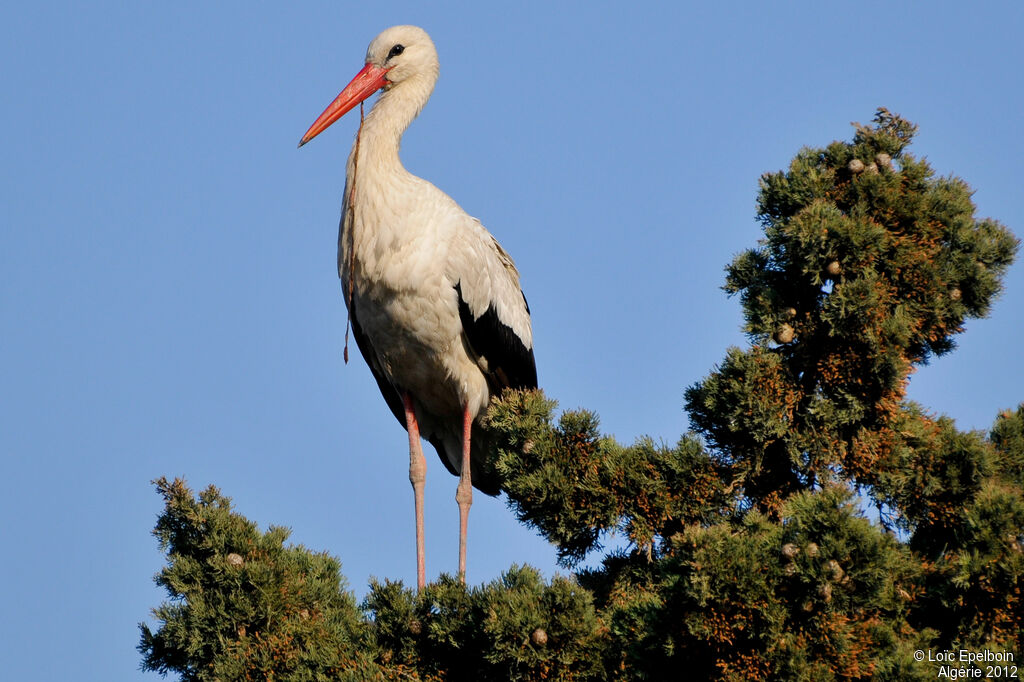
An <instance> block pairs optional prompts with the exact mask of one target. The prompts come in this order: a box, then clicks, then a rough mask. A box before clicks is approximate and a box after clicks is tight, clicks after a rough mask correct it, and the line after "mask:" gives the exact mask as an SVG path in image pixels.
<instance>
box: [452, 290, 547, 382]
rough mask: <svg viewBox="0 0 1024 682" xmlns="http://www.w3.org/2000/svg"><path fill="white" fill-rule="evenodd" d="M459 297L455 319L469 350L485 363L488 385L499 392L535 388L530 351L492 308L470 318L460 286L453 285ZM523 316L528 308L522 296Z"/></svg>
mask: <svg viewBox="0 0 1024 682" xmlns="http://www.w3.org/2000/svg"><path fill="white" fill-rule="evenodd" d="M455 292H456V294H458V296H459V318H460V320H461V321H462V330H463V332H464V334H465V337H466V342H467V343H468V344H469V346H470V349H471V350H472V351H473V353H475V354H476V355H477V357H483V358H486V360H487V368H488V374H489V375H490V376H488V382H489V383H491V384H492V385H494V386H495V387H496V388H498V389H499V390H498V391H496V393H500V392H501V391H500V389H502V388H537V363H536V362H535V361H534V357H533V348H527V347H526V344H524V343H523V340H522V339H520V338H519V337H518V336H517V335H516V333H515V332H514V331H513V330H512V328H511V327H509V326H508V325H507V324H505V323H504V322H502V321H501V318H500V317H498V311H497V309H496V308H495V307H494V305H493V304H492V305H490V306H488V307H487V310H486V311H484V314H483V315H480V316H479V317H474V316H473V312H472V311H471V310H470V309H469V304H468V303H466V300H465V299H464V298H463V297H462V283H461V282H460V283H458V284H456V285H455ZM523 304H524V305H526V311H527V314H529V311H530V306H529V305H528V304H527V303H526V296H525V295H524V296H523Z"/></svg>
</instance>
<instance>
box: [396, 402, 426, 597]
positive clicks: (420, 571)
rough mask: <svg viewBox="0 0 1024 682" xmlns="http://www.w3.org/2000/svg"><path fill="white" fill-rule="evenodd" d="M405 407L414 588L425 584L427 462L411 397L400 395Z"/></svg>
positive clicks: (420, 587)
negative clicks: (412, 503) (412, 500)
mask: <svg viewBox="0 0 1024 682" xmlns="http://www.w3.org/2000/svg"><path fill="white" fill-rule="evenodd" d="M402 404H403V405H405V429H406V430H407V431H408V432H409V482H410V483H412V489H413V495H414V497H415V505H416V588H417V589H420V590H422V589H423V587H424V586H425V585H426V584H427V562H426V552H425V551H424V543H423V483H424V481H426V480H427V460H426V459H424V458H423V449H422V448H421V446H420V427H419V424H417V423H416V412H415V411H414V410H413V407H412V396H410V395H409V394H408V393H403V394H402Z"/></svg>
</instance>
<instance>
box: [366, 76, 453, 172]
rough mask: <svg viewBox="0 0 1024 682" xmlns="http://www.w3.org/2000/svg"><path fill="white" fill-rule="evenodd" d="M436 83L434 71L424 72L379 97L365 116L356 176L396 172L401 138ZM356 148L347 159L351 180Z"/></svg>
mask: <svg viewBox="0 0 1024 682" xmlns="http://www.w3.org/2000/svg"><path fill="white" fill-rule="evenodd" d="M436 82H437V70H436V69H434V70H431V71H426V72H423V73H420V74H416V75H415V76H411V77H410V78H407V79H406V80H403V81H402V82H401V83H396V84H395V85H393V86H391V87H390V88H389V89H387V90H385V91H384V92H383V93H381V95H380V97H378V99H377V102H376V103H375V104H374V105H373V108H372V109H371V110H370V113H368V114H367V115H366V120H365V121H364V122H363V126H362V131H361V132H360V133H359V144H358V146H359V175H360V176H361V177H363V176H364V173H366V172H367V171H369V172H371V173H373V172H378V171H383V172H388V171H392V172H394V171H398V170H401V169H402V162H401V160H399V158H398V149H399V147H400V145H401V142H402V134H403V133H404V132H405V129H406V128H408V127H409V124H410V123H412V120H413V119H414V118H416V116H417V115H419V113H420V111H421V110H422V109H423V107H424V105H425V104H426V103H427V100H428V99H430V94H431V93H432V92H433V90H434V83H436ZM355 152H356V145H353V146H352V154H351V155H350V156H349V161H348V173H349V176H350V177H351V174H352V162H353V159H354V157H355Z"/></svg>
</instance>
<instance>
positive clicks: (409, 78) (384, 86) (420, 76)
mask: <svg viewBox="0 0 1024 682" xmlns="http://www.w3.org/2000/svg"><path fill="white" fill-rule="evenodd" d="M438 72H439V66H438V61H437V50H436V49H435V48H434V41H432V40H431V39H430V36H429V35H427V32H426V31H424V30H423V29H422V28H419V27H418V26H392V27H391V28H389V29H386V30H385V31H383V32H382V33H381V34H380V35H378V36H377V37H376V38H374V39H373V41H372V42H371V43H370V46H369V47H368V48H367V49H366V65H365V66H364V67H363V69H362V70H361V71H360V72H359V73H357V74H356V76H355V78H353V79H352V81H351V82H350V83H349V84H348V85H347V86H345V89H344V90H342V91H341V94H339V95H338V96H337V97H336V98H335V99H334V101H333V102H331V103H330V105H328V107H327V108H326V109H324V112H323V113H322V114H320V117H319V118H318V119H317V120H316V121H315V122H314V123H313V125H312V126H310V127H309V130H307V131H306V134H305V135H303V136H302V139H301V140H300V141H299V146H300V147H301V146H302V145H304V144H306V143H307V142H309V141H310V140H312V139H313V138H314V137H316V136H317V135H319V134H320V133H322V132H323V131H324V130H326V129H327V127H328V126H330V125H331V124H332V123H334V122H335V121H337V120H338V119H339V118H341V117H342V116H344V115H345V114H346V113H348V112H349V111H351V110H352V109H353V108H355V106H356V105H357V104H359V103H360V102H362V101H363V100H365V99H366V98H368V97H369V96H370V95H372V94H373V93H375V92H377V91H378V90H385V91H389V90H392V89H393V88H397V87H399V86H401V85H402V84H403V83H407V85H405V86H404V87H405V88H408V89H413V85H414V84H418V85H419V86H420V87H419V88H417V90H419V91H422V93H423V97H422V100H423V102H425V101H426V98H427V97H429V96H430V92H431V90H433V88H434V83H435V82H436V81H437V75H438ZM419 106H422V102H421V103H420V104H419ZM417 111H418V107H417Z"/></svg>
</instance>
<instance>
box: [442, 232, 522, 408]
mask: <svg viewBox="0 0 1024 682" xmlns="http://www.w3.org/2000/svg"><path fill="white" fill-rule="evenodd" d="M474 223H475V224H474V227H475V228H477V229H475V230H473V238H471V239H469V240H467V241H466V242H465V244H467V245H469V248H467V249H466V250H465V251H461V250H460V252H459V255H458V256H457V257H456V259H455V262H454V263H453V265H454V266H455V267H456V269H457V271H458V272H457V273H452V274H453V275H456V276H453V281H455V282H456V284H455V292H456V294H457V295H458V300H459V318H460V319H461V321H462V329H463V334H464V336H465V339H466V343H467V344H468V345H469V347H470V349H471V350H472V351H473V354H474V355H475V356H476V357H477V361H478V362H479V363H480V365H481V368H482V369H483V370H484V372H485V374H487V376H488V382H489V383H491V384H492V386H493V387H494V388H496V389H498V391H500V389H502V388H536V387H537V365H536V363H535V361H534V357H533V329H532V327H531V324H530V306H529V305H528V304H527V303H526V296H525V295H524V294H523V291H522V289H520V288H519V272H518V271H517V270H516V266H515V264H514V263H513V262H512V259H511V258H510V257H509V255H508V254H507V253H506V252H505V250H504V249H502V248H501V246H500V245H499V244H498V242H497V241H496V240H495V239H494V237H492V236H491V234H490V233H489V232H487V231H486V230H485V229H484V228H483V226H481V225H480V224H479V223H478V222H476V221H474Z"/></svg>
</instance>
